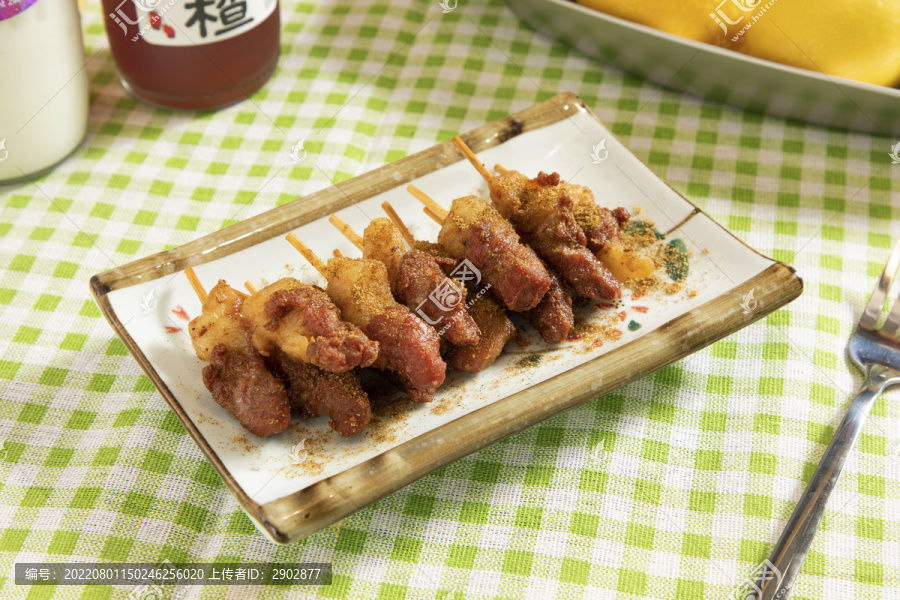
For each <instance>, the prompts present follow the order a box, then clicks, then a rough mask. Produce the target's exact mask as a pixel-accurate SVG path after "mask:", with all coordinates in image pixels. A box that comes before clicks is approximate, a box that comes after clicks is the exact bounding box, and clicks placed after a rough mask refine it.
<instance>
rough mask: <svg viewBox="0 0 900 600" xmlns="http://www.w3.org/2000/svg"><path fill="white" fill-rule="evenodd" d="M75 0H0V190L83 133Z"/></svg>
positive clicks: (84, 97) (48, 163) (84, 86)
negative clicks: (3, 185)
mask: <svg viewBox="0 0 900 600" xmlns="http://www.w3.org/2000/svg"><path fill="white" fill-rule="evenodd" d="M84 63H85V57H84V45H83V42H82V39H81V17H80V14H79V12H78V7H77V5H76V3H75V0H5V1H2V0H0V184H4V183H13V182H16V181H20V180H23V181H24V180H26V179H28V178H30V177H34V176H37V175H39V174H41V173H43V172H44V171H47V170H49V169H51V168H52V167H53V166H54V165H56V164H57V163H58V162H60V161H61V160H62V159H64V158H65V157H66V156H68V155H69V154H70V153H71V152H72V151H73V150H75V148H76V147H77V146H78V144H80V143H81V140H82V139H84V134H85V132H86V131H87V123H88V80H87V73H86V71H85V69H84Z"/></svg>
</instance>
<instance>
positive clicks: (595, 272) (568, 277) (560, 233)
mask: <svg viewBox="0 0 900 600" xmlns="http://www.w3.org/2000/svg"><path fill="white" fill-rule="evenodd" d="M490 188H491V198H492V199H493V200H494V203H495V205H496V206H497V209H498V210H499V211H500V213H501V214H502V215H503V216H505V217H507V218H508V219H509V220H510V222H512V224H513V226H514V227H515V229H516V231H517V232H518V233H519V235H521V236H522V240H523V241H525V243H527V244H529V245H530V246H531V247H532V248H534V251H535V252H536V253H537V254H538V256H540V257H541V258H542V259H543V260H544V261H546V262H547V264H548V265H549V266H550V267H552V268H553V269H554V270H556V272H557V273H559V275H560V277H561V278H562V279H563V280H565V281H566V282H567V283H568V284H569V285H571V286H572V287H573V288H574V289H575V292H576V293H578V294H580V295H582V296H586V297H588V298H593V299H595V300H614V299H616V298H619V297H620V296H621V290H620V289H619V282H618V280H616V278H615V277H614V276H613V274H612V273H611V272H610V271H609V269H607V268H606V266H604V264H603V263H602V262H601V261H600V260H599V259H597V258H596V257H595V256H594V255H593V254H592V253H591V251H590V250H589V249H588V248H587V245H586V244H587V240H586V239H585V236H584V232H583V231H582V230H581V227H579V225H578V223H577V222H576V221H575V214H574V203H573V202H572V200H571V198H569V196H568V194H567V193H566V192H565V190H563V189H561V188H560V186H559V175H558V174H557V173H552V174H550V175H547V174H546V173H540V174H539V175H538V176H537V177H536V178H535V179H532V180H530V181H529V180H528V179H527V178H526V177H525V176H524V175H522V174H521V173H519V172H518V171H507V172H505V173H503V174H502V175H499V176H497V177H494V178H493V179H492V181H491V183H490Z"/></svg>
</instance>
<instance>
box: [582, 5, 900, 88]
mask: <svg viewBox="0 0 900 600" xmlns="http://www.w3.org/2000/svg"><path fill="white" fill-rule="evenodd" d="M577 2H578V4H581V5H582V6H586V7H589V8H593V9H595V10H598V11H601V12H604V13H606V14H609V15H613V16H615V17H620V18H622V19H626V20H629V21H633V22H635V23H640V24H642V25H647V26H649V27H653V28H655V29H659V30H660V31H665V32H667V33H672V34H674V35H678V36H681V37H685V38H689V39H692V40H696V41H698V42H705V43H707V44H713V45H716V46H721V47H725V48H730V49H732V50H737V51H740V52H743V53H745V54H748V55H750V56H755V57H757V58H763V59H766V60H771V61H775V62H779V63H782V64H786V65H790V66H794V67H800V68H803V69H808V70H810V71H817V72H822V73H825V74H828V75H836V76H838V77H845V78H847V79H854V80H856V81H863V82H866V83H872V84H875V85H883V86H891V87H894V86H897V85H900V0H842V1H839V0H766V1H763V0H725V1H724V2H719V0H708V1H707V0H683V1H682V2H677V3H675V2H668V1H663V0H643V1H642V0H633V1H632V2H621V1H619V0H577Z"/></svg>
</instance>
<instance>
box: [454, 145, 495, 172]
mask: <svg viewBox="0 0 900 600" xmlns="http://www.w3.org/2000/svg"><path fill="white" fill-rule="evenodd" d="M453 145H454V146H456V148H457V149H458V150H459V151H460V152H462V155H463V156H465V157H466V160H468V161H469V162H470V163H472V166H473V167H475V170H476V171H478V174H479V175H481V176H482V177H483V178H484V180H485V181H487V182H488V183H490V182H491V180H492V179H493V178H494V176H493V175H491V174H490V173H489V172H488V170H487V169H486V168H484V165H483V164H481V161H480V160H478V158H476V157H475V153H474V152H472V149H471V148H469V147H468V146H467V145H466V143H465V142H464V141H463V139H462V138H461V137H459V136H456V137H455V138H453Z"/></svg>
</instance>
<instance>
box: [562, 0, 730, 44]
mask: <svg viewBox="0 0 900 600" xmlns="http://www.w3.org/2000/svg"><path fill="white" fill-rule="evenodd" d="M718 1H719V0H679V1H677V2H672V1H671V0H628V1H625V2H623V1H622V0H577V2H578V4H581V5H582V6H586V7H588V8H593V9H594V10H599V11H600V12H603V13H606V14H608V15H612V16H614V17H619V18H621V19H625V20H627V21H633V22H635V23H640V24H641V25H647V26H648V27H653V28H654V29H659V30H660V31H665V32H667V33H671V34H674V35H679V36H681V37H685V38H688V39H692V40H697V41H698V42H705V43H707V44H714V45H716V46H724V47H727V48H736V47H738V46H740V45H741V44H742V42H743V40H741V39H738V41H737V42H732V41H731V38H730V37H726V36H725V35H724V34H723V33H722V30H721V29H720V28H719V26H718V25H717V24H716V22H715V21H713V20H712V19H711V18H710V17H709V13H711V12H713V11H714V10H715V8H716V4H717V2H718Z"/></svg>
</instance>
